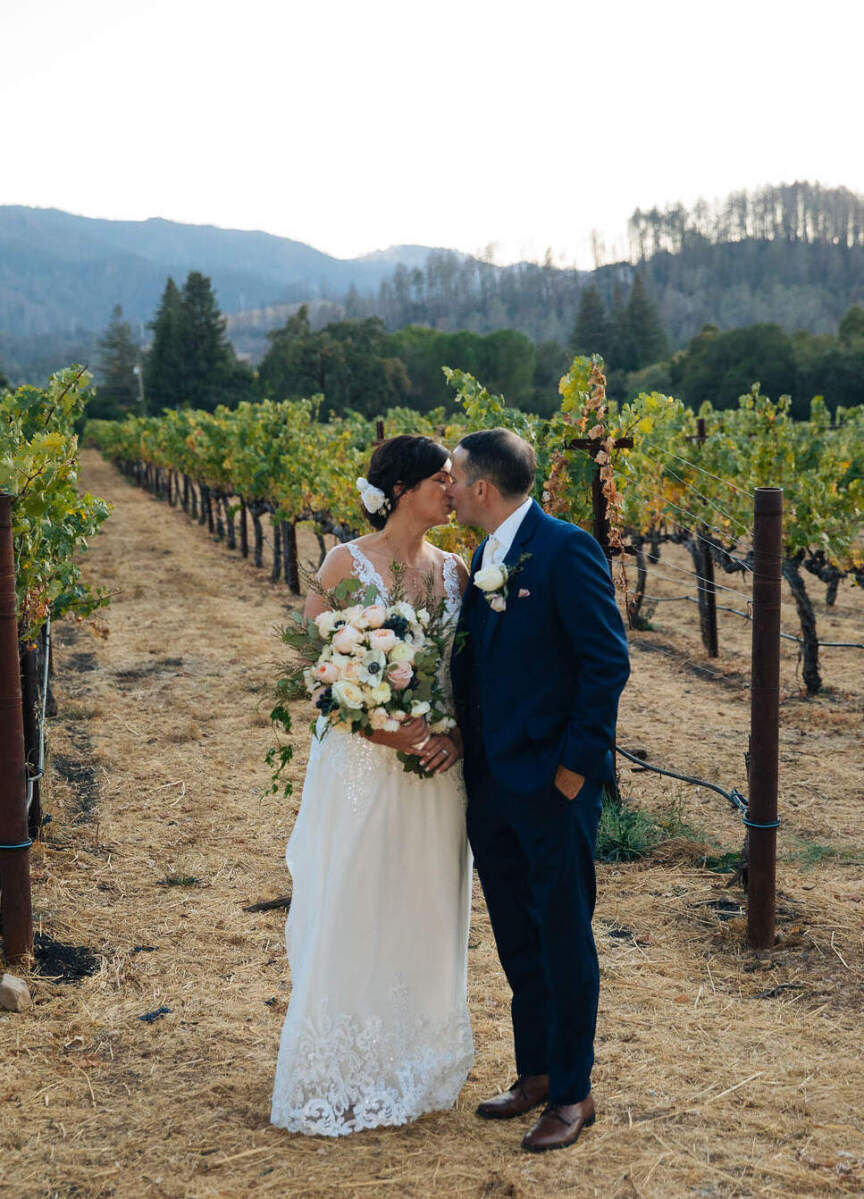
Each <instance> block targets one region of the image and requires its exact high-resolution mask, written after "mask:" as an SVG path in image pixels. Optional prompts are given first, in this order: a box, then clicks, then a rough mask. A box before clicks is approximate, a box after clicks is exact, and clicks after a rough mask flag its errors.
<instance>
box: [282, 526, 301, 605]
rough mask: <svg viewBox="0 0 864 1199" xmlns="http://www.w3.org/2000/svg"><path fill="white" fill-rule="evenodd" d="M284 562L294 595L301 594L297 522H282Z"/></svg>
mask: <svg viewBox="0 0 864 1199" xmlns="http://www.w3.org/2000/svg"><path fill="white" fill-rule="evenodd" d="M282 538H283V546H282V564H283V567H282V568H283V573H284V578H285V582H286V583H287V584H288V586H289V588H290V589H291V592H292V594H293V595H299V594H300V563H299V561H298V560H297V522H296V521H294V520H284V521H283V522H282Z"/></svg>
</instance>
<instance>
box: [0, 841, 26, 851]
mask: <svg viewBox="0 0 864 1199" xmlns="http://www.w3.org/2000/svg"><path fill="white" fill-rule="evenodd" d="M32 844H33V842H32V841H19V842H18V844H17V845H0V849H29V848H30V846H31V845H32Z"/></svg>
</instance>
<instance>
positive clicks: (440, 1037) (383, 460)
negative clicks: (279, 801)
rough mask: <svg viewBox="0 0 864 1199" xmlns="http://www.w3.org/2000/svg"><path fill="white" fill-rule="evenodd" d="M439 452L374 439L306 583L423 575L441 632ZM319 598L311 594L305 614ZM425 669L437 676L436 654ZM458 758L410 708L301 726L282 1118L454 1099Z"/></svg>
mask: <svg viewBox="0 0 864 1199" xmlns="http://www.w3.org/2000/svg"><path fill="white" fill-rule="evenodd" d="M450 465H451V463H450V456H449V454H448V452H447V451H446V450H445V449H444V448H443V447H442V446H440V445H437V444H436V443H435V442H434V441H431V440H430V439H429V438H427V437H411V436H400V437H394V438H393V439H392V440H390V441H387V442H385V443H384V444H383V445H381V446H379V447H378V449H376V450H375V452H374V454H373V455H372V460H371V462H370V464H369V472H368V474H369V478H368V482H367V480H362V479H361V480H358V487H362V492H361V494H362V499H363V504H364V507H365V508H366V510H367V513H368V516H369V520H370V522H371V524H372V525H373V526H374V528H375V530H376V531H375V532H374V533H370V534H368V535H366V536H365V537H359V538H357V540H356V541H351V542H348V543H347V544H345V545H338V546H335V547H334V548H333V549H332V550H331V551H330V553H329V554H328V555H327V557H326V559H325V561H324V563H323V565H322V567H321V570H320V571H319V574H318V578H319V579H320V581H321V583H322V585H323V587H324V588H325V589H326V590H332V589H333V588H334V587H335V586H336V585H337V583H339V582H340V580H342V579H344V578H347V577H348V576H353V577H355V578H357V579H359V580H360V581H361V582H362V583H363V584H364V585H368V584H373V585H374V586H375V587H376V589H377V590H378V593H379V595H380V597H381V599H382V600H383V601H384V602H385V603H387V602H388V594H389V593H390V592H391V591H392V589H393V583H394V580H393V569H392V568H393V565H394V564H396V565H397V566H398V567H399V568H401V569H399V574H400V577H401V580H402V582H403V586H404V591H405V598H406V599H408V600H411V599H412V598H413V597H418V598H419V597H421V596H422V595H423V593H424V589H425V587H426V584H427V581H428V580H429V579H430V577H431V578H432V579H434V585H435V588H436V594H437V597H438V598H439V599H443V600H444V601H445V604H446V611H447V614H448V616H449V617H451V618H452V622H453V626H454V628H455V623H456V618H457V616H458V612H459V607H460V604H461V597H462V592H463V590H464V588H465V585H466V583H467V581H468V572H467V571H466V569H465V566H464V564H463V562H462V560H461V559H460V558H458V557H457V556H456V555H455V554H448V553H444V552H443V551H441V550H439V549H436V548H435V547H434V546H433V545H431V544H430V543H429V542H428V541H427V540H426V538H425V533H426V532H427V530H428V529H431V528H433V527H434V526H435V525H440V524H443V523H445V522H446V520H447V518H448V515H449V512H450V506H451V505H450V501H449V498H448V485H449V483H450ZM325 607H326V600H324V599H323V598H322V597H321V596H320V595H318V594H317V593H314V592H310V594H309V597H308V598H307V600H306V606H305V609H304V613H305V615H306V617H307V618H308V619H310V620H311V619H314V617H315V616H317V615H318V614H319V613H320V612H321V611H322V610H324V608H325ZM451 645H452V639H451ZM442 677H446V678H447V683H446V685H447V686H448V687H449V672H448V670H447V663H443V664H442ZM323 727H324V718H323V717H319V721H318V730H319V732H320V731H321V729H322V728H323ZM397 750H402V751H405V752H411V753H417V754H418V755H419V756H421V758H422V760H423V762H424V764H426V767H427V769H428V770H432V771H434V772H435V773H434V775H433V777H431V778H425V779H424V778H420V777H419V776H417V775H416V774H407V773H405V772H404V771H403V767H402V763H401V762H400V761H399V759H398V758H397V756H396V751H397ZM461 756H462V748H461V738H460V736H459V733H458V730H454V731H453V732H452V733H451V734H449V735H446V734H438V735H430V733H429V730H428V728H427V727H426V722H425V720H423V719H419V720H412V721H410V723H406V724H404V725H403V726H402V727H401V728H400V729H399V731H398V732H394V733H387V732H375V733H373V734H371V735H369V736H368V737H366V736H361V735H359V734H354V733H350V732H345V731H341V730H339V729H334V728H331V729H330V730H329V731H328V732H327V734H326V736H324V737H323V738H321V739H320V740H319V739H317V738H313V741H312V749H311V752H310V755H309V764H308V766H307V769H306V779H305V783H304V786H303V798H302V803H301V807H300V812H299V815H298V817H297V820H296V823H295V825H294V829H293V832H292V834H291V837H290V840H289V842H288V849H287V851H286V855H285V857H286V861H287V863H288V869H289V870H290V871H291V875H292V879H293V899H292V903H291V910H290V913H289V916H288V921H287V924H286V926H285V939H286V946H287V950H288V959H289V964H290V968H291V1000H290V1003H289V1005H288V1011H287V1014H286V1016H285V1023H284V1026H283V1029H282V1038H281V1042H280V1046H279V1056H278V1060H277V1064H276V1081H275V1085H274V1089H273V1103H272V1110H271V1114H270V1119H271V1121H272V1122H273V1124H276V1125H278V1126H279V1127H281V1128H287V1129H289V1130H290V1131H292V1132H303V1133H316V1134H319V1135H324V1136H342V1135H344V1134H346V1133H351V1132H356V1131H358V1130H359V1129H363V1128H375V1127H378V1126H380V1125H386V1124H404V1123H405V1122H406V1121H408V1120H413V1119H415V1118H416V1117H417V1116H420V1115H421V1114H423V1113H424V1112H430V1111H439V1110H442V1109H445V1108H450V1107H452V1106H453V1104H454V1103H455V1101H456V1097H457V1095H458V1094H459V1091H460V1090H461V1088H462V1085H463V1083H464V1082H465V1079H466V1077H467V1074H468V1070H469V1069H470V1067H471V1063H472V1061H473V1045H472V1039H471V1027H470V1024H469V1020H468V1009H467V1003H466V963H467V943H468V918H469V904H470V885H471V859H470V854H469V850H468V845H467V840H466V834H465V791H464V786H463V783H462V767H461V765H458V766H457V765H456V763H457V761H458V759H459V758H461Z"/></svg>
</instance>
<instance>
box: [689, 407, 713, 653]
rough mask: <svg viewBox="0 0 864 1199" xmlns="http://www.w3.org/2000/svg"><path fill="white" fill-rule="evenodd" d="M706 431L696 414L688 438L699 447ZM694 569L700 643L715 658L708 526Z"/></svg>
mask: <svg viewBox="0 0 864 1199" xmlns="http://www.w3.org/2000/svg"><path fill="white" fill-rule="evenodd" d="M707 437H708V432H707V429H706V425H705V417H704V416H697V418H696V434H695V436H694V437H691V438H690V439H689V440H691V441H695V442H696V444H697V445H698V446H699V447H700V449H701V447H702V446H703V445H704V444H705V441H706V440H707ZM696 563H697V567H696V571H697V574H698V575H699V578H698V580H697V583H696V591H697V594H698V597H699V630H700V632H701V634H702V644H703V645H704V647H705V652H706V653H707V654H708V657H709V658H716V657H717V656H718V655H719V653H720V646H719V642H718V638H717V588H716V587H715V586H714V558H713V556H712V554H711V546H710V545H709V544H708V526H707V525H705V524H703V525H702V526H701V540H700V541H699V543H698V552H697V554H696Z"/></svg>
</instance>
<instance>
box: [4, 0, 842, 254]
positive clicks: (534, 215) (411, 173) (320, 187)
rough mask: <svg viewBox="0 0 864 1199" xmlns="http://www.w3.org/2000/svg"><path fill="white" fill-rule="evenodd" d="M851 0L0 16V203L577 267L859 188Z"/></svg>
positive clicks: (52, 11)
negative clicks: (601, 250) (683, 210)
mask: <svg viewBox="0 0 864 1199" xmlns="http://www.w3.org/2000/svg"><path fill="white" fill-rule="evenodd" d="M862 13H864V4H862V2H861V0H849V2H844V3H840V2H838V0H820V3H818V4H813V5H807V6H806V8H805V7H799V6H796V5H795V4H793V3H790V2H789V0H782V2H779V0H747V2H746V3H743V2H741V0H723V2H722V3H716V4H710V5H709V4H707V3H704V2H703V3H699V2H698V0H687V2H686V3H685V2H679V0H654V2H653V3H631V2H629V0H627V2H624V0H596V2H595V3H593V4H590V5H589V4H583V3H578V2H576V0H569V3H568V2H567V0H557V2H556V3H554V4H553V3H551V2H548V0H529V2H525V0H522V2H521V3H512V2H510V0H494V2H487V0H459V2H458V3H453V2H451V0H437V2H436V3H434V4H422V5H421V4H418V3H412V0H398V2H390V0H366V2H365V3H358V2H357V0H354V2H352V3H345V2H344V0H330V2H329V3H320V2H319V3H314V0H309V2H307V3H302V4H298V3H294V2H293V0H242V2H240V3H231V4H227V3H222V2H221V0H207V2H206V3H204V2H199V0H134V2H132V0H110V2H109V0H74V2H72V0H40V2H38V3H35V2H34V0H2V6H0V47H2V68H0V112H2V114H3V115H2V140H0V164H2V174H0V204H29V205H34V206H39V207H56V208H63V209H66V210H68V211H70V212H75V213H81V214H83V215H86V216H98V217H110V218H124V219H143V218H146V217H151V216H161V217H167V218H169V219H172V220H177V221H186V222H190V223H193V224H214V225H220V226H224V227H232V228H239V229H264V230H266V231H268V232H270V233H276V234H280V235H282V236H286V237H292V238H296V239H298V240H300V241H304V242H308V243H310V244H312V245H314V246H316V247H318V248H319V249H322V250H326V251H328V252H329V253H332V254H335V255H337V256H339V257H351V256H354V255H357V254H363V253H366V252H368V251H371V250H375V249H380V248H383V247H386V246H389V245H395V244H401V243H419V244H423V245H433V246H435V245H438V246H450V247H454V248H456V249H460V250H466V251H469V252H475V251H478V250H480V249H482V248H483V247H485V246H486V245H488V244H489V243H495V244H496V246H497V255H496V256H497V260H498V261H500V262H507V261H512V260H514V259H517V258H520V257H532V258H540V257H542V256H543V253H544V251H545V249H546V247H551V249H552V251H553V254H554V256H555V258H556V260H557V261H560V262H567V263H573V262H576V263H578V265H580V266H589V265H591V261H590V252H589V249H588V246H589V235H590V231H591V229H592V228H596V229H599V230H601V231H602V232H603V233H604V235H605V236H606V239H607V242H608V243H609V244H610V250H611V248H612V245H613V243H614V242H615V240H616V238H617V239H618V244H619V248H620V249H623V247H624V244H625V243H624V240H623V235H624V232H625V230H626V223H627V217H628V216H629V214H630V213H631V211H632V210H633V209H634V208H635V207H637V206H642V207H651V206H652V205H654V204H657V205H661V206H662V205H665V204H666V203H671V202H673V201H675V200H679V199H680V200H683V201H684V202H685V203H691V202H692V201H694V200H695V199H696V198H697V197H699V196H700V195H701V196H704V197H706V198H707V199H712V198H715V197H719V196H722V195H725V194H726V193H727V192H729V191H731V190H733V189H737V188H742V187H747V188H752V187H756V186H758V185H759V184H762V183H779V182H783V181H786V182H791V181H792V180H794V179H810V180H818V181H820V182H821V183H823V184H825V185H827V186H836V185H840V184H843V185H845V186H847V187H850V188H852V189H853V190H856V191H864V155H862V152H861V118H862V104H861V89H860V78H861V65H860V58H861V44H862V43H861V35H862V32H864V16H862Z"/></svg>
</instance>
